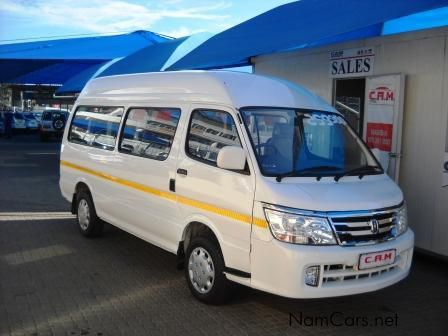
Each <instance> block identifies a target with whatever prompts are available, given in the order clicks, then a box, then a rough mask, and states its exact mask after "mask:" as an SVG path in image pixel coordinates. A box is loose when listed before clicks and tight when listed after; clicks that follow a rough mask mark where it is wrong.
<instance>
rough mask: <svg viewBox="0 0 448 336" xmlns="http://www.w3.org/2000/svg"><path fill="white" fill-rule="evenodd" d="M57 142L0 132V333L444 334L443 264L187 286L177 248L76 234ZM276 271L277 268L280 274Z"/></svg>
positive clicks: (446, 279) (112, 232)
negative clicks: (214, 292)
mask: <svg viewBox="0 0 448 336" xmlns="http://www.w3.org/2000/svg"><path fill="white" fill-rule="evenodd" d="M58 151H59V144H58V142H57V141H53V142H50V143H40V142H38V138H37V136H35V135H21V136H17V137H15V138H13V139H12V140H6V139H4V138H0V335H39V336H41V335H179V334H183V335H215V334H216V335H226V336H228V335H276V334H287V335H422V334H425V335H445V334H446V332H447V330H448V327H447V324H446V323H447V316H448V264H447V263H445V262H441V261H438V260H435V259H431V258H428V257H425V256H421V255H416V256H415V259H414V265H413V269H412V273H411V275H410V276H409V277H408V278H407V279H406V280H404V281H402V282H401V283H399V284H397V285H395V286H392V287H390V288H387V289H384V290H381V291H378V292H373V293H368V294H363V295H357V296H350V297H341V298H332V299H318V300H317V299H316V300H290V299H285V298H281V297H277V296H273V295H270V294H266V293H262V292H259V291H255V290H251V289H248V288H240V289H239V290H238V292H237V295H236V297H235V298H234V299H233V300H231V301H230V302H229V303H228V304H227V305H225V306H218V307H216V306H206V305H204V304H202V303H200V302H198V301H196V300H195V299H193V297H192V296H191V295H190V293H189V291H188V288H187V286H186V283H185V280H184V277H183V273H182V272H180V271H178V270H176V267H175V256H174V255H171V254H169V253H167V252H165V251H163V250H161V249H159V248H156V247H153V246H151V245H150V244H148V243H145V242H143V241H142V240H139V239H137V238H135V237H133V236H131V235H129V234H127V233H125V232H123V231H121V230H119V229H117V228H114V227H112V226H107V227H106V230H105V234H104V235H103V236H102V237H101V238H98V239H86V238H83V237H82V236H81V235H80V234H79V233H78V231H77V228H76V226H75V220H74V219H73V216H72V215H71V214H70V213H69V204H68V203H67V202H66V201H65V200H63V199H62V197H61V196H60V194H59V188H58V179H59V176H58V175H59V162H58V160H59V155H58ZM278 276H282V275H281V274H279V275H278Z"/></svg>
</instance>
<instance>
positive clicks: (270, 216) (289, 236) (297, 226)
mask: <svg viewBox="0 0 448 336" xmlns="http://www.w3.org/2000/svg"><path fill="white" fill-rule="evenodd" d="M264 212H265V214H266V219H267V221H268V223H269V227H270V228H271V232H272V234H273V235H274V237H275V238H277V239H278V240H281V241H285V242H288V243H294V244H310V245H319V244H325V245H331V244H336V240H335V239H334V235H333V231H332V230H331V227H330V224H329V223H328V220H327V219H326V218H322V217H313V216H308V215H300V214H294V213H288V212H283V211H279V210H274V209H269V208H264Z"/></svg>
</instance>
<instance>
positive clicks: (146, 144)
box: [119, 108, 180, 161]
mask: <svg viewBox="0 0 448 336" xmlns="http://www.w3.org/2000/svg"><path fill="white" fill-rule="evenodd" d="M179 118H180V109H176V108H131V109H130V110H129V112H128V114H127V117H126V121H125V124H124V128H123V131H122V137H121V139H122V140H121V142H120V146H119V151H120V152H122V153H126V154H131V155H136V156H141V157H146V158H150V159H154V160H161V161H162V160H165V159H166V158H167V157H168V155H169V153H170V149H171V145H172V144H173V139H174V135H175V134H176V128H177V124H178V123H179Z"/></svg>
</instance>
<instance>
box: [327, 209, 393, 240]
mask: <svg viewBox="0 0 448 336" xmlns="http://www.w3.org/2000/svg"><path fill="white" fill-rule="evenodd" d="M330 221H331V223H332V225H333V228H334V230H335V232H336V236H337V239H338V242H339V244H340V245H367V244H376V243H379V242H382V241H387V240H391V239H394V238H395V237H396V231H397V230H396V227H395V224H396V223H395V222H396V219H395V211H393V210H391V211H387V212H376V213H371V214H366V213H362V214H350V215H348V216H347V215H342V214H341V215H337V214H336V215H332V216H330Z"/></svg>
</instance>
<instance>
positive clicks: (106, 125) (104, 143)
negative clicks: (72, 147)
mask: <svg viewBox="0 0 448 336" xmlns="http://www.w3.org/2000/svg"><path fill="white" fill-rule="evenodd" d="M123 112H124V109H123V107H111V106H107V107H106V106H79V107H78V108H77V109H76V111H75V115H74V116H73V120H72V124H71V125H70V130H69V134H68V141H70V142H74V143H78V144H81V145H86V146H92V147H98V148H102V149H107V150H113V149H114V147H115V142H116V139H117V135H118V128H119V127H120V122H121V117H122V116H123Z"/></svg>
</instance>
